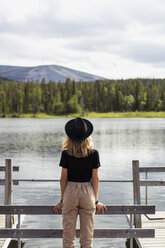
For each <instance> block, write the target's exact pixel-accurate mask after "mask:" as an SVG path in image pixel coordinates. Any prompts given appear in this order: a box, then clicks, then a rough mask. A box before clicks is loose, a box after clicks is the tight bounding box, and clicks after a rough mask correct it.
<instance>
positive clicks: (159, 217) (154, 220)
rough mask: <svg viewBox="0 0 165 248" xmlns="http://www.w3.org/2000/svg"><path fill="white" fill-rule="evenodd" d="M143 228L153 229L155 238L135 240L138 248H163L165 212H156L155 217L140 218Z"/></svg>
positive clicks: (164, 245) (164, 242) (164, 243)
mask: <svg viewBox="0 0 165 248" xmlns="http://www.w3.org/2000/svg"><path fill="white" fill-rule="evenodd" d="M142 227H143V228H154V229H155V238H153V239H152V240H151V239H148V238H144V239H141V238H139V239H136V242H137V244H138V246H139V248H162V247H163V248H165V212H163V211H161V212H156V213H155V215H152V216H151V215H147V216H145V215H143V216H142Z"/></svg>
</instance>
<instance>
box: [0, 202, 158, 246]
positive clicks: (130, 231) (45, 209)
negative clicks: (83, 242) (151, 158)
mask: <svg viewBox="0 0 165 248" xmlns="http://www.w3.org/2000/svg"><path fill="white" fill-rule="evenodd" d="M154 213H155V206H137V205H135V206H133V205H131V206H107V212H106V213H105V214H106V215H130V218H129V221H130V224H129V228H125V229H124V228H123V229H121V228H119V229H95V230H94V238H127V239H130V248H133V238H146V237H147V238H153V237H154V236H155V230H154V229H142V228H134V226H133V216H134V215H137V214H154ZM0 214H5V215H8V214H15V215H18V227H17V229H9V228H6V229H0V238H17V239H18V248H21V239H23V238H62V234H63V230H62V229H22V228H21V226H20V216H21V215H22V214H23V215H55V213H54V206H19V205H18V206H4V205H3V206H0ZM79 234H80V230H76V236H77V237H79Z"/></svg>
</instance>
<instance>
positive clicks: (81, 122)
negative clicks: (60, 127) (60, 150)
mask: <svg viewBox="0 0 165 248" xmlns="http://www.w3.org/2000/svg"><path fill="white" fill-rule="evenodd" d="M65 132H66V134H67V135H68V137H69V138H70V139H72V140H76V141H81V140H84V139H86V138H88V137H89V136H90V135H91V133H92V132H93V125H92V123H91V122H90V121H88V120H86V119H82V118H80V117H78V118H75V119H72V120H70V121H68V122H67V123H66V125H65Z"/></svg>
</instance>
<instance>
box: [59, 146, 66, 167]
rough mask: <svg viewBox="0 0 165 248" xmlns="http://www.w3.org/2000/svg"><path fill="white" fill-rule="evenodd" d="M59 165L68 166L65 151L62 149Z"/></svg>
mask: <svg viewBox="0 0 165 248" xmlns="http://www.w3.org/2000/svg"><path fill="white" fill-rule="evenodd" d="M59 166H61V167H63V168H68V163H67V152H66V151H65V150H64V151H63V152H62V154H61V159H60V164H59Z"/></svg>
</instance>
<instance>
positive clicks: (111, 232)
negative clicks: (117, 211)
mask: <svg viewBox="0 0 165 248" xmlns="http://www.w3.org/2000/svg"><path fill="white" fill-rule="evenodd" d="M62 234H63V230H62V229H0V238H62ZM79 236H80V230H76V237H79ZM154 236H155V230H154V229H141V228H140V229H138V228H135V229H95V230H94V238H153V237H154Z"/></svg>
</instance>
